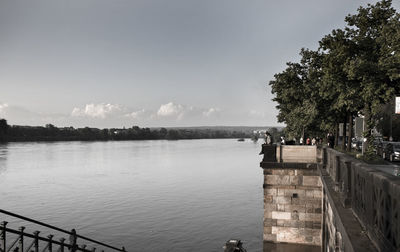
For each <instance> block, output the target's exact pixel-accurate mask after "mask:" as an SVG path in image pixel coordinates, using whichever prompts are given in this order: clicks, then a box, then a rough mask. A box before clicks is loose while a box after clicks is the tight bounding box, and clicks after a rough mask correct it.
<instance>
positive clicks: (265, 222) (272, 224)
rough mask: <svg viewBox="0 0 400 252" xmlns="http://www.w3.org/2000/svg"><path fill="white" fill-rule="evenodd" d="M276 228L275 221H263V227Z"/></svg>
mask: <svg viewBox="0 0 400 252" xmlns="http://www.w3.org/2000/svg"><path fill="white" fill-rule="evenodd" d="M272 226H276V219H264V227H272Z"/></svg>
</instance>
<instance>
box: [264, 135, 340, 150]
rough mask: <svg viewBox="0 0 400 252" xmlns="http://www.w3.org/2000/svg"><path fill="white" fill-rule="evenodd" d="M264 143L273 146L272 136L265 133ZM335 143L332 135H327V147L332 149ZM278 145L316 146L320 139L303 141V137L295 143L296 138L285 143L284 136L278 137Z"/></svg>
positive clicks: (320, 141) (314, 138)
mask: <svg viewBox="0 0 400 252" xmlns="http://www.w3.org/2000/svg"><path fill="white" fill-rule="evenodd" d="M264 140H265V143H266V144H267V145H271V144H273V139H272V136H271V134H270V133H269V132H265V137H264ZM334 142H335V137H334V136H333V134H332V133H328V135H327V143H328V146H329V147H331V148H333V145H334ZM280 144H281V145H296V144H300V145H317V144H322V138H320V137H312V138H310V137H307V138H306V139H305V140H304V139H303V137H300V140H299V142H297V140H296V138H293V139H292V140H289V141H287V140H286V139H285V137H284V136H281V137H280Z"/></svg>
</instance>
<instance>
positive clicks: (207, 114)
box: [203, 108, 221, 117]
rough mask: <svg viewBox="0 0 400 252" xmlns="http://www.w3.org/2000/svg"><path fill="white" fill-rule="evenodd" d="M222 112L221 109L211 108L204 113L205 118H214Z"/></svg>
mask: <svg viewBox="0 0 400 252" xmlns="http://www.w3.org/2000/svg"><path fill="white" fill-rule="evenodd" d="M220 111H221V110H220V109H219V108H209V109H208V110H206V111H203V115H204V116H205V117H210V116H213V115H215V114H218V113H219V112H220Z"/></svg>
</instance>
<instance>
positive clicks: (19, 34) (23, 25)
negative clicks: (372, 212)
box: [0, 0, 399, 127]
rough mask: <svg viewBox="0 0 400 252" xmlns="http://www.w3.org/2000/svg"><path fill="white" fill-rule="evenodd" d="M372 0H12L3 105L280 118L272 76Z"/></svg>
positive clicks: (1, 8) (55, 118) (21, 112)
mask: <svg viewBox="0 0 400 252" xmlns="http://www.w3.org/2000/svg"><path fill="white" fill-rule="evenodd" d="M367 2H370V3H373V2H374V1H358V0H357V1H356V0H354V1H353V0H303V1H298V0H281V1H278V0H264V1H256V0H246V1H245V0H242V1H236V0H226V1H220V0H198V1H191V0H163V1H161V0H159V1H154V0H143V1H135V0H108V1H105V0H65V1H56V0H47V1H37V0H36V1H31V0H26V1H19V0H1V1H0V36H1V39H0V59H1V60H0V117H4V118H6V119H7V120H8V122H9V124H25V125H44V124H46V123H52V124H55V125H56V126H75V127H81V126H94V127H122V126H126V127H131V126H133V125H138V126H141V127H144V126H195V125H278V123H277V120H276V114H277V111H276V109H275V105H276V104H274V103H273V102H272V101H271V99H272V95H271V93H270V88H269V87H268V85H267V83H268V81H269V80H271V79H272V78H273V75H274V74H275V73H277V72H280V71H282V70H283V69H284V68H285V63H286V62H287V61H296V60H298V59H299V57H298V53H299V51H300V49H301V48H302V47H307V48H311V49H316V48H317V46H318V41H319V40H320V39H321V38H322V36H323V35H326V34H328V33H330V32H331V30H332V29H335V28H343V27H344V17H345V16H346V15H347V14H349V13H355V12H356V10H357V8H358V6H360V5H366V3H367ZM394 7H395V8H396V9H397V10H399V4H398V3H394Z"/></svg>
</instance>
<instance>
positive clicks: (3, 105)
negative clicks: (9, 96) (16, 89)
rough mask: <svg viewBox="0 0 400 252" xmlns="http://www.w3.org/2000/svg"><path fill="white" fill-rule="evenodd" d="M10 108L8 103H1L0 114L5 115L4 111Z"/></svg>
mask: <svg viewBox="0 0 400 252" xmlns="http://www.w3.org/2000/svg"><path fill="white" fill-rule="evenodd" d="M7 108H8V104H7V103H0V113H4V111H5V110H6V109H7Z"/></svg>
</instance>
